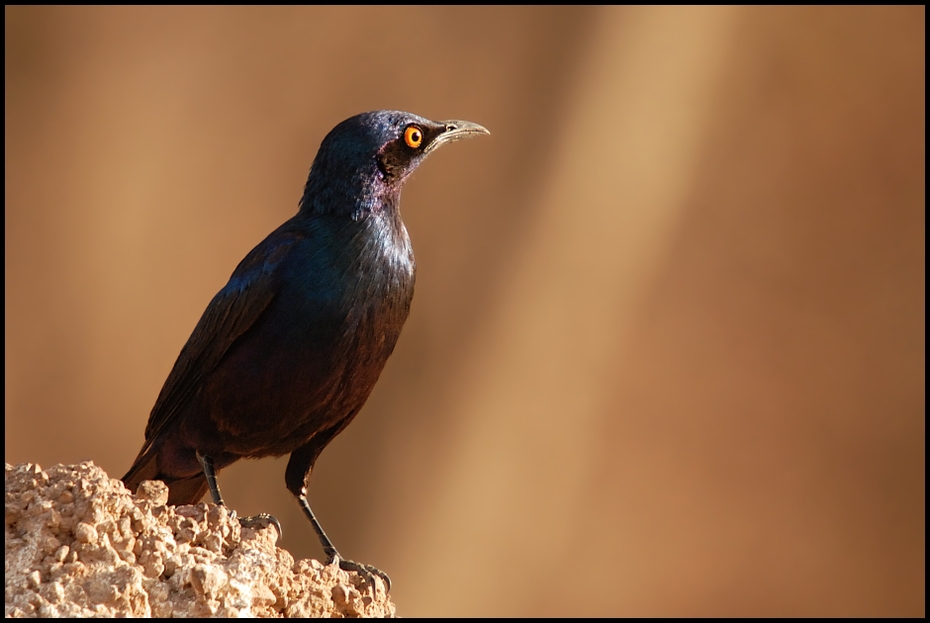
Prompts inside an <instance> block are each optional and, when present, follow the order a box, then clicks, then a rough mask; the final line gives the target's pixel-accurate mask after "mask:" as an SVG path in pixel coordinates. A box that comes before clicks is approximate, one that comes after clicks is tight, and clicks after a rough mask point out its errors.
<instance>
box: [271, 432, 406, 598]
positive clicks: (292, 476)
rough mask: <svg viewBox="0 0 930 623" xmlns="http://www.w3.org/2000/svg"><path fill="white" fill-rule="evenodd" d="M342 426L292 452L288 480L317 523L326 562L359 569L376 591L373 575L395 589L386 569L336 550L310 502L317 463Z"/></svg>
mask: <svg viewBox="0 0 930 623" xmlns="http://www.w3.org/2000/svg"><path fill="white" fill-rule="evenodd" d="M342 426H344V424H342V423H341V424H340V425H337V426H335V427H333V428H331V429H329V430H327V431H324V432H323V433H321V434H318V435H317V436H315V437H314V438H313V440H312V441H311V443H308V444H307V445H305V446H302V447H300V448H298V449H297V450H295V451H294V452H292V453H291V458H290V460H289V461H288V462H287V469H286V470H285V472H284V480H285V482H286V484H287V488H288V490H289V491H290V492H291V493H293V494H294V497H296V498H297V503H298V504H300V508H301V510H303V512H304V515H306V516H307V519H309V520H310V524H311V525H312V526H313V530H314V531H315V532H316V536H317V538H319V539H320V545H321V546H323V553H324V554H326V564H333V563H334V562H337V561H338V564H339V568H340V569H342V570H344V571H355V572H356V573H357V574H358V575H359V577H361V578H362V579H363V580H365V582H366V583H367V584H368V585H369V586H370V587H371V590H372V593H374V591H375V582H374V578H373V577H372V576H378V577H379V578H381V579H382V580H383V581H384V586H385V588H386V589H387V590H391V578H390V577H389V576H388V574H386V573H385V572H384V571H382V570H381V569H378V568H377V567H373V566H371V565H364V564H362V563H358V562H354V561H352V560H346V559H345V558H343V557H342V555H341V554H340V553H339V552H338V551H337V550H336V547H335V546H334V545H333V542H332V541H330V540H329V537H328V536H326V532H324V531H323V526H321V525H320V522H319V521H318V520H317V518H316V516H315V515H314V514H313V511H312V510H310V502H308V501H307V481H309V480H310V472H311V471H313V464H314V463H315V462H316V459H317V457H318V456H319V455H320V451H321V450H322V449H323V447H324V446H325V445H326V444H327V443H328V442H329V440H330V439H332V438H333V437H335V436H336V434H337V433H339V431H340V430H342V428H341V427H342Z"/></svg>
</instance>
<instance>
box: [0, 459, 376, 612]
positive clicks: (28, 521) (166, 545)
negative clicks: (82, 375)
mask: <svg viewBox="0 0 930 623" xmlns="http://www.w3.org/2000/svg"><path fill="white" fill-rule="evenodd" d="M167 500H168V489H167V487H166V486H165V485H164V483H162V482H159V481H149V482H145V483H143V484H142V485H141V486H140V487H139V491H138V492H137V494H136V495H132V494H131V493H129V491H128V490H127V489H126V488H125V487H124V486H123V483H122V482H120V481H119V480H116V479H112V478H110V477H109V476H108V475H107V474H106V473H105V472H104V471H103V470H102V469H100V468H99V467H97V466H96V465H94V464H93V463H92V462H90V461H86V462H84V463H80V464H78V465H56V466H54V467H50V468H49V469H47V470H45V471H43V470H42V469H41V468H40V467H39V466H38V465H33V464H23V465H17V466H16V467H13V466H11V465H9V464H7V465H6V559H5V571H6V578H5V589H6V590H5V593H6V616H7V617H35V616H42V617H58V616H67V617H86V616H154V617H171V616H176V617H177V616H183V617H191V616H198V617H199V616H224V617H226V616H233V617H235V616H257V617H282V616H283V617H305V616H315V617H356V616H378V617H381V616H394V604H393V603H391V600H390V597H389V596H388V595H387V593H386V591H385V586H384V584H383V583H382V582H381V580H380V578H375V580H374V586H370V585H368V584H366V583H365V581H364V580H363V579H362V578H360V577H359V576H358V575H357V574H355V573H351V574H350V573H347V572H345V571H343V570H341V569H339V568H338V566H336V565H329V566H324V565H322V564H321V563H319V562H318V561H316V560H300V561H297V562H296V563H295V562H294V559H293V557H291V555H290V554H288V553H287V552H286V551H284V550H282V549H279V548H277V547H276V546H275V539H276V537H277V533H276V531H275V529H274V528H273V527H268V528H265V529H255V530H252V529H247V528H241V527H240V525H239V522H238V520H237V519H236V517H235V514H234V513H230V512H229V511H228V510H227V508H226V507H224V506H215V505H213V504H205V503H201V504H195V505H192V506H177V507H174V506H167V505H166V502H167Z"/></svg>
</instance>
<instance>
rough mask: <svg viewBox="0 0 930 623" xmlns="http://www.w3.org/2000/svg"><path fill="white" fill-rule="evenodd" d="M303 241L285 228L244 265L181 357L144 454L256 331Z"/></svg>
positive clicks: (147, 429) (154, 412)
mask: <svg viewBox="0 0 930 623" xmlns="http://www.w3.org/2000/svg"><path fill="white" fill-rule="evenodd" d="M301 238H302V236H301V235H300V234H299V233H296V232H294V231H287V230H286V229H285V228H284V227H282V228H280V229H278V230H277V231H275V232H273V233H272V234H270V235H269V236H268V237H267V238H265V240H263V241H262V242H261V243H260V244H259V245H258V246H256V247H255V248H254V249H252V251H251V252H250V253H249V254H248V255H247V256H246V257H245V258H244V259H243V260H242V261H241V262H240V263H239V266H237V267H236V270H235V271H233V274H232V276H231V277H230V278H229V282H228V283H227V284H226V286H225V287H224V288H223V289H222V290H220V291H219V292H218V293H217V295H216V296H214V297H213V300H212V301H210V304H209V305H208V306H207V309H206V311H204V313H203V316H201V318H200V321H199V322H198V323H197V326H196V327H195V328H194V332H193V333H192V334H191V336H190V338H189V339H188V340H187V343H186V344H185V345H184V348H182V349H181V353H180V354H179V355H178V360H177V361H176V362H175V364H174V368H172V370H171V373H170V374H169V375H168V379H167V380H166V381H165V385H164V387H162V389H161V392H160V393H159V394H158V400H156V401H155V406H154V407H153V408H152V413H151V415H150V416H149V422H148V424H147V425H146V427H145V445H144V446H143V448H142V451H141V452H140V456H141V455H142V454H144V453H145V452H146V451H147V450H148V449H149V448H150V447H151V445H152V443H153V442H154V441H155V440H156V439H157V438H158V436H159V433H161V432H162V430H164V429H165V427H166V426H167V425H168V424H169V423H170V422H171V421H172V420H174V419H175V418H176V417H177V414H178V413H179V411H180V410H181V408H182V407H183V406H184V405H185V404H186V403H187V402H189V401H190V400H191V399H192V398H193V397H194V395H195V394H196V393H197V391H198V388H199V387H200V384H201V382H202V381H203V379H204V377H205V376H206V375H207V374H209V373H210V372H211V371H212V370H213V369H214V368H216V366H217V365H218V364H219V363H220V361H221V360H222V359H223V356H224V355H225V354H226V352H227V351H228V350H229V348H230V347H231V346H232V345H233V343H235V341H236V340H237V339H239V337H240V336H242V334H244V333H245V332H246V331H247V330H248V329H249V328H250V327H252V326H253V325H254V324H255V323H256V322H257V321H258V319H259V318H260V317H261V315H262V313H264V311H265V310H266V309H268V306H269V305H270V303H271V301H272V300H273V299H274V297H275V293H276V292H277V289H278V287H277V286H278V279H277V277H276V273H275V268H276V267H277V266H278V265H279V264H280V263H281V261H282V260H283V259H284V258H285V257H286V256H287V254H288V252H289V251H290V250H291V248H292V247H293V246H294V244H295V243H297V242H298V241H299V240H300V239H301Z"/></svg>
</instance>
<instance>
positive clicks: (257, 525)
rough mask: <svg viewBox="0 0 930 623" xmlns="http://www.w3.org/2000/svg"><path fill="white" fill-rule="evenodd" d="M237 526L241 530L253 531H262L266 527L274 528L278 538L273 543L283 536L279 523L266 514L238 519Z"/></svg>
mask: <svg viewBox="0 0 930 623" xmlns="http://www.w3.org/2000/svg"><path fill="white" fill-rule="evenodd" d="M239 525H240V526H242V527H243V528H251V529H253V530H262V529H264V528H267V527H268V526H274V528H275V530H277V531H278V538H277V539H275V541H277V540H278V539H280V538H281V537H283V536H284V529H283V528H282V527H281V522H280V521H278V520H277V519H276V518H275V517H273V516H271V515H269V514H268V513H260V514H258V515H252V516H251V517H240V518H239Z"/></svg>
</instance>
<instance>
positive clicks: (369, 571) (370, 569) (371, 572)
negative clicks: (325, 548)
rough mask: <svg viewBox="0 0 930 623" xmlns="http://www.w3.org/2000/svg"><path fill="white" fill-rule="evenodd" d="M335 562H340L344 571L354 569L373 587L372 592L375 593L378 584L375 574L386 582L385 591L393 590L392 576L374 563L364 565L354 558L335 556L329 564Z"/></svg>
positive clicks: (340, 566)
mask: <svg viewBox="0 0 930 623" xmlns="http://www.w3.org/2000/svg"><path fill="white" fill-rule="evenodd" d="M335 562H338V563H339V568H340V569H342V570H343V571H350V572H351V571H354V572H356V573H357V574H358V575H359V577H360V578H362V579H363V580H364V581H365V584H366V585H367V586H370V587H371V592H372V594H374V593H375V590H376V587H377V585H376V584H375V578H374V576H378V577H379V578H381V581H382V582H384V590H385V592H390V590H391V578H390V576H389V575H388V574H386V573H385V572H384V571H382V570H381V569H379V568H378V567H374V566H372V565H363V564H362V563H360V562H355V561H354V560H344V559H342V558H341V557H340V556H338V555H337V556H333V558H332V559H331V560H330V561H329V563H328V564H333V563H335Z"/></svg>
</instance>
